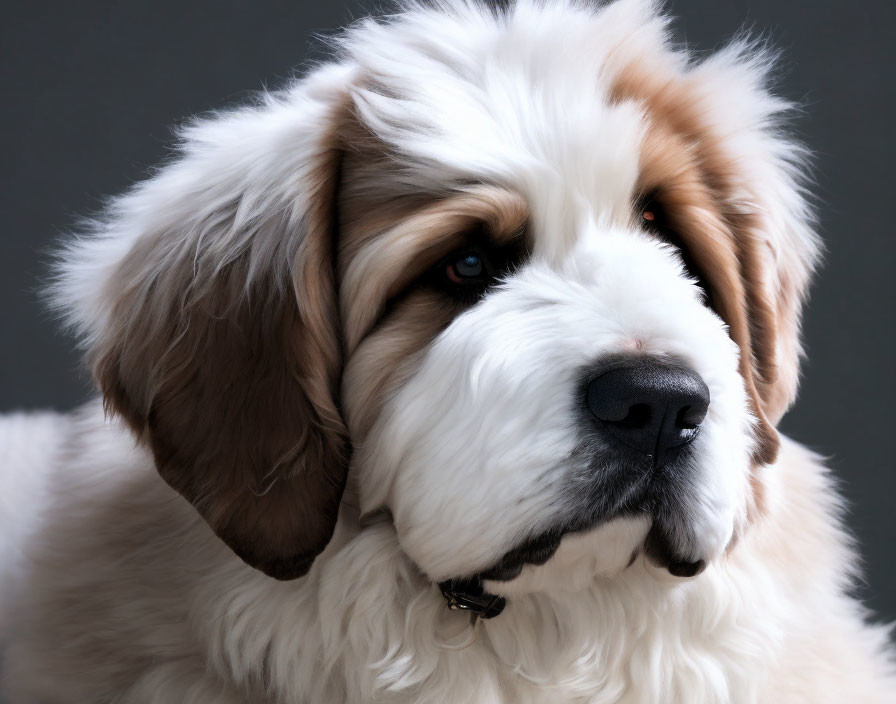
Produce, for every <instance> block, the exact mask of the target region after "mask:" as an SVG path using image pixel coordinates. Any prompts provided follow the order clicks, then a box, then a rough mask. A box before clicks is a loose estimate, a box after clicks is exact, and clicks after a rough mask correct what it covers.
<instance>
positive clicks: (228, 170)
mask: <svg viewBox="0 0 896 704" xmlns="http://www.w3.org/2000/svg"><path fill="white" fill-rule="evenodd" d="M345 83H346V77H345V75H344V74H343V72H342V71H341V70H340V69H337V68H332V69H322V70H320V71H318V72H317V73H316V74H314V75H313V76H312V77H311V78H310V79H307V80H306V81H304V82H302V83H300V84H298V85H296V86H295V87H294V88H293V89H291V90H290V91H288V92H285V93H282V94H277V95H272V96H265V98H264V99H263V101H262V102H260V103H259V104H258V105H255V106H252V107H248V108H244V109H240V110H237V111H234V112H230V113H224V114H218V115H214V116H212V117H211V118H206V119H203V120H199V121H196V122H194V123H193V124H192V125H190V126H189V127H187V128H186V129H185V130H183V134H182V137H183V141H182V145H181V147H180V151H179V154H178V156H177V157H176V158H175V159H174V160H173V162H172V163H170V164H169V165H167V166H165V167H164V168H162V169H161V170H160V171H158V172H157V174H156V175H154V176H153V177H152V178H151V179H149V180H148V181H146V182H145V183H143V184H140V185H138V186H137V187H136V188H134V189H133V190H132V191H131V192H130V193H129V194H127V195H125V196H123V197H121V198H119V199H117V200H115V201H113V202H112V204H111V205H110V207H109V208H108V210H107V213H106V215H105V216H104V217H103V218H102V219H101V220H100V221H98V222H96V223H95V224H94V226H93V228H92V229H93V230H94V231H93V232H91V233H89V234H88V235H87V236H85V237H84V238H81V239H80V240H76V241H75V243H74V244H73V245H71V246H70V247H69V248H68V250H67V251H66V252H65V253H64V255H63V257H62V260H63V261H62V265H61V276H60V284H59V285H58V286H57V288H56V291H55V295H56V296H57V298H59V297H62V298H65V299H66V301H65V304H66V305H68V306H70V310H71V318H72V320H73V322H74V323H75V324H76V326H77V327H78V328H79V329H80V331H81V333H82V334H83V338H84V345H85V347H86V349H87V355H88V359H89V362H90V365H91V368H92V371H93V374H94V377H95V379H96V381H97V383H98V385H99V387H100V388H101V390H102V392H103V395H104V398H105V402H106V405H107V408H108V409H111V410H112V411H113V412H115V413H118V414H120V415H121V416H122V417H123V418H124V419H125V420H126V421H127V422H128V423H129V424H130V425H131V426H132V427H133V428H134V429H135V431H136V432H137V433H138V434H139V435H140V436H141V438H142V439H144V440H145V441H146V442H147V443H148V445H149V447H150V448H151V449H152V452H153V455H154V457H155V462H156V465H157V468H158V471H159V473H160V474H161V476H162V477H163V478H164V479H165V481H166V482H167V483H168V484H170V485H171V486H172V487H173V488H174V489H175V490H177V491H178V492H179V493H180V494H181V495H182V496H183V497H184V498H186V499H187V500H188V501H189V502H190V503H191V504H193V506H194V507H195V508H196V510H197V511H198V512H199V513H200V514H201V515H202V517H203V518H204V519H205V520H206V521H207V522H208V524H209V525H210V526H211V528H212V529H213V530H214V531H215V533H216V534H217V535H218V536H219V537H220V538H221V539H222V540H223V541H224V542H225V543H227V545H229V546H230V547H231V548H232V549H233V551H234V552H235V553H236V554H237V555H239V556H240V557H241V558H242V559H243V560H244V561H245V562H247V563H248V564H250V565H252V566H253V567H256V568H258V569H260V570H262V571H263V572H265V573H266V574H268V575H271V576H272V577H276V578H278V579H293V578H296V577H299V576H301V575H303V574H305V573H306V572H307V571H308V569H309V568H310V566H311V563H312V562H313V560H314V558H315V556H316V555H317V554H318V553H320V552H321V551H322V550H323V549H324V547H325V546H326V545H327V543H328V541H329V540H330V537H331V536H332V533H333V530H334V526H335V522H336V516H337V512H338V507H339V503H340V500H341V496H342V491H343V487H344V484H345V477H346V470H347V461H348V456H347V455H348V451H349V448H348V441H347V437H346V431H345V428H344V425H343V421H342V419H341V416H340V411H339V401H338V397H337V393H338V387H339V383H340V375H341V344H340V335H339V324H338V320H337V305H336V299H335V281H334V262H333V252H334V248H335V245H334V237H335V236H336V233H335V223H334V197H335V190H336V187H337V181H338V171H339V159H340V156H339V155H340V153H341V150H340V145H339V142H340V136H339V132H340V125H341V123H342V122H343V121H344V119H345V117H344V116H345V114H346V113H347V112H348V110H349V108H348V99H347V97H346V89H345Z"/></svg>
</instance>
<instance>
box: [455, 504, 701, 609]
mask: <svg viewBox="0 0 896 704" xmlns="http://www.w3.org/2000/svg"><path fill="white" fill-rule="evenodd" d="M642 513H643V512H642ZM595 527H597V525H591V526H581V527H574V528H573V527H570V528H566V529H560V528H555V529H552V530H548V531H545V532H543V533H540V534H537V535H535V536H534V537H531V538H529V539H527V540H525V541H524V542H523V543H521V544H520V545H518V546H517V547H515V548H513V549H511V550H509V551H507V552H506V553H504V555H502V556H501V558H500V559H498V561H497V562H495V563H494V564H493V565H491V566H490V567H488V568H487V569H485V570H482V571H481V572H478V573H476V574H474V575H472V576H469V577H463V578H458V579H449V580H445V581H443V582H440V583H439V588H440V589H441V591H442V594H443V595H444V596H445V598H446V599H447V601H448V604H449V606H450V607H451V608H454V609H462V610H466V611H470V612H472V613H475V614H477V615H479V616H480V617H481V618H492V617H494V616H497V615H498V614H499V613H501V611H502V610H503V608H504V606H505V604H506V600H505V598H504V597H503V596H500V595H497V594H493V593H490V592H488V591H486V590H485V587H484V583H485V582H509V581H511V580H514V579H516V578H517V577H519V576H520V574H521V573H522V571H523V569H524V568H525V567H526V566H527V565H533V566H540V565H544V564H545V563H547V562H548V561H549V560H550V559H551V558H552V557H553V556H554V555H555V554H556V552H557V549H558V548H559V547H560V542H561V541H562V540H563V538H564V537H565V536H566V535H570V534H573V533H580V532H584V531H586V530H589V529H592V528H595ZM641 553H643V554H644V555H645V557H646V558H647V559H648V560H649V561H650V562H651V563H652V564H653V565H654V566H655V567H658V568H660V569H664V570H667V571H668V572H669V574H670V575H672V576H674V577H678V578H691V577H695V576H697V575H698V574H700V573H701V572H702V571H703V570H704V569H705V568H706V561H705V560H703V559H696V560H694V559H691V558H688V557H682V556H681V555H680V554H678V552H677V551H676V550H675V548H674V542H673V540H672V538H671V536H670V534H669V531H668V530H666V529H665V528H664V527H663V526H662V524H661V523H660V522H659V521H657V520H654V521H653V524H652V526H651V528H650V530H649V531H648V533H647V536H646V537H645V538H644V540H643V542H642V543H641V544H640V545H638V546H637V547H636V549H635V550H634V551H633V553H632V556H631V559H630V560H629V563H628V566H631V564H632V563H633V562H634V561H635V559H636V558H637V557H638V555H639V554H641ZM493 588H494V587H493ZM499 591H500V590H499Z"/></svg>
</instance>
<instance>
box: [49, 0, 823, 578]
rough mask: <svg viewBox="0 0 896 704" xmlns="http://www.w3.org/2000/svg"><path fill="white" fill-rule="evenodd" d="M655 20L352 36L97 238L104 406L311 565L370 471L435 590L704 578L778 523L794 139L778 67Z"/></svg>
mask: <svg viewBox="0 0 896 704" xmlns="http://www.w3.org/2000/svg"><path fill="white" fill-rule="evenodd" d="M664 31H665V30H664V23H663V21H662V19H660V18H658V17H657V16H656V14H655V11H654V10H653V9H652V8H651V7H649V6H647V5H646V4H644V3H638V2H634V1H631V0H621V1H620V2H617V3H615V4H612V5H609V6H606V7H603V8H599V9H591V10H586V9H581V8H579V9H575V8H573V7H572V6H571V5H567V4H566V3H556V4H553V5H551V4H549V5H548V6H547V7H544V6H536V5H534V4H530V3H525V2H524V3H520V4H519V5H516V6H514V7H512V8H511V9H509V10H507V11H506V12H501V13H498V14H493V13H492V12H491V11H486V10H482V9H476V8H474V7H468V6H465V7H459V9H457V10H456V11H453V12H446V11H444V10H442V11H436V10H425V9H419V8H418V9H416V10H413V11H411V12H409V13H408V14H406V15H404V16H402V17H400V18H398V19H396V20H395V21H393V22H392V23H390V24H388V25H380V24H374V23H368V24H363V25H360V26H358V27H356V28H355V29H353V30H351V31H350V32H349V33H348V34H347V35H346V37H345V39H344V46H343V51H344V57H343V61H342V63H340V64H338V65H334V66H331V67H327V68H324V69H320V70H319V71H318V72H317V73H315V74H314V75H312V76H311V77H310V78H309V79H306V81H304V82H302V83H299V84H297V85H296V86H294V87H293V88H292V89H290V90H289V91H287V92H285V93H283V94H282V95H278V96H276V97H272V98H270V99H269V100H268V101H267V102H266V103H265V104H263V105H260V106H258V107H254V108H249V109H246V110H243V111H240V112H236V113H233V114H230V115H226V116H223V117H217V118H215V119H213V120H211V121H208V122H204V123H198V124H197V125H195V126H194V127H192V128H190V129H189V130H188V132H187V142H186V145H185V148H184V156H183V157H182V159H181V160H180V161H178V162H176V163H175V164H173V165H171V166H169V167H168V168H167V169H166V170H163V171H162V172H161V173H160V174H159V175H158V176H156V177H155V178H154V179H153V180H152V181H150V182H148V183H147V184H146V185H144V186H142V187H141V188H139V189H137V190H136V191H134V192H133V193H132V194H130V195H128V196H125V197H124V198H122V199H121V200H119V201H118V202H117V203H116V204H115V205H114V206H113V208H112V210H111V211H110V215H109V217H108V218H107V220H106V221H104V222H102V223H100V224H99V225H98V229H99V233H98V235H97V236H96V237H95V238H94V239H92V240H90V241H88V242H87V243H82V244H79V245H76V247H75V249H74V250H73V257H72V260H71V263H69V264H67V265H66V273H65V278H64V283H63V289H62V291H63V292H64V294H65V295H66V296H68V297H70V298H73V299H74V301H75V305H74V307H73V308H74V312H73V317H74V319H75V322H76V323H77V324H78V325H80V326H81V327H82V329H83V330H84V332H85V333H86V343H87V345H88V348H89V351H90V356H91V360H92V362H93V365H94V370H95V374H96V376H97V378H98V381H99V383H100V385H101V387H102V388H103V391H104V393H105V394H106V398H107V400H108V402H109V403H110V404H111V405H112V406H113V407H114V408H115V409H116V410H117V411H119V412H121V413H122V414H123V415H124V417H125V418H126V419H127V420H128V421H129V422H130V423H131V424H132V426H133V427H134V428H135V429H136V430H137V431H138V432H139V433H141V435H142V436H143V437H144V438H145V439H146V440H147V442H148V443H149V444H150V446H151V447H152V449H153V452H154V454H155V458H156V462H157V465H158V467H159V471H160V473H161V474H162V476H163V477H164V478H165V479H166V481H168V482H169V483H170V484H171V485H172V486H174V488H176V489H177V490H178V491H179V492H180V493H181V494H183V495H184V496H185V497H186V498H187V499H189V500H190V501H191V502H193V503H194V505H195V506H196V508H197V509H198V510H199V511H200V513H201V514H202V515H203V517H204V518H205V519H206V520H207V521H208V522H209V524H210V525H211V526H212V528H213V529H214V530H215V531H216V532H217V533H218V534H219V535H220V536H221V537H222V539H224V540H225V541H226V542H227V543H228V544H229V545H230V546H231V547H232V548H233V549H234V550H235V551H236V552H237V553H238V554H239V555H240V556H241V557H243V559H245V560H246V561H247V562H249V563H250V564H253V565H254V566H256V567H259V568H261V569H263V570H264V571H266V572H268V573H269V574H272V575H274V576H277V577H282V578H291V577H296V576H299V575H301V574H304V573H305V572H306V571H307V569H308V568H309V566H310V564H311V562H312V560H313V559H314V556H315V555H316V554H317V553H319V552H320V551H321V550H322V549H323V547H324V546H325V545H326V543H327V541H328V539H329V537H330V535H331V533H332V530H333V525H334V522H335V520H336V513H337V509H338V506H339V503H340V500H341V496H342V492H343V487H344V485H345V480H346V474H347V472H348V475H349V476H350V477H351V485H352V488H351V493H352V501H353V502H354V501H355V500H357V502H358V504H359V505H358V506H357V507H356V508H357V510H358V511H359V512H360V513H361V514H362V522H363V521H364V520H366V519H367V518H368V517H371V516H374V515H376V514H378V513H380V512H382V513H383V514H384V515H389V516H391V518H392V520H393V522H394V526H395V530H396V533H397V536H398V540H399V542H400V544H401V546H402V548H403V549H404V551H405V552H406V553H407V555H408V556H409V557H410V558H411V559H412V560H414V562H415V563H416V564H417V565H418V566H419V567H420V568H421V569H422V571H423V572H425V573H426V574H427V575H428V576H429V577H431V578H432V579H433V580H435V581H443V580H448V579H458V580H469V579H475V580H483V581H484V582H485V585H486V587H487V588H488V589H489V590H490V591H494V592H497V593H509V592H514V591H524V590H532V589H540V588H546V587H551V588H557V587H558V586H559V587H565V588H577V587H580V586H582V585H584V584H585V583H587V582H588V581H589V580H590V579H592V578H593V577H594V575H595V574H596V573H603V574H611V573H613V572H615V571H618V570H622V569H625V568H626V566H627V565H628V564H630V563H631V561H632V560H633V559H638V558H639V556H640V555H642V554H643V555H644V556H645V557H646V558H647V559H648V560H649V562H650V563H651V564H652V565H654V566H655V567H657V568H659V570H660V571H662V572H665V573H671V574H673V575H675V576H679V577H688V576H692V575H694V574H696V573H697V572H699V571H700V570H701V569H702V568H703V567H704V566H705V565H706V564H707V563H708V562H709V561H712V560H715V559H718V558H719V557H720V556H721V555H723V554H724V552H725V550H726V549H728V548H729V547H730V546H732V545H733V544H734V542H735V538H736V536H737V535H738V533H739V532H741V531H743V530H745V529H746V528H747V526H748V525H749V522H750V520H751V518H752V517H753V516H755V515H756V514H758V513H761V510H762V503H763V501H764V500H765V499H764V496H763V480H762V471H763V467H764V466H765V465H767V464H769V463H771V462H772V461H773V459H774V456H775V452H776V448H777V436H776V434H775V430H774V424H775V423H776V422H777V420H778V419H779V418H780V416H781V414H782V413H783V412H784V410H785V408H786V406H787V405H788V404H789V403H790V401H791V400H792V398H793V395H794V393H795V387H796V375H797V357H798V352H799V346H798V320H799V306H800V303H801V298H802V295H803V292H804V289H805V286H806V282H807V279H808V275H809V272H810V269H811V266H812V263H813V261H814V257H815V245H814V239H813V237H812V235H811V231H810V230H809V228H808V224H807V212H806V208H805V205H804V203H803V200H802V198H801V196H800V190H799V187H798V184H797V180H798V179H797V178H796V176H795V173H794V169H795V166H794V164H795V163H796V162H795V160H796V158H797V157H798V155H799V152H798V150H797V149H796V148H795V147H793V146H792V145H791V144H790V143H789V142H787V141H786V140H784V139H783V138H782V137H781V136H780V135H779V134H778V131H777V127H776V124H775V117H776V115H777V113H778V112H779V111H780V110H781V109H782V105H781V104H780V103H779V102H777V101H776V100H774V99H773V98H771V97H770V96H769V95H768V94H767V93H766V92H765V90H764V89H763V87H762V85H761V79H762V71H763V66H762V61H763V60H762V59H761V58H755V56H754V53H752V52H751V50H750V49H749V48H746V47H741V48H740V49H732V50H729V51H727V52H723V53H722V54H721V55H717V56H716V57H714V58H711V59H708V60H706V61H704V62H703V63H700V64H695V65H689V64H688V63H687V57H686V56H683V55H682V54H681V53H676V52H674V51H672V50H671V49H669V48H668V46H667V41H666V39H665V37H664ZM349 469H350V472H349Z"/></svg>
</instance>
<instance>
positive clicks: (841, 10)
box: [0, 0, 896, 620]
mask: <svg viewBox="0 0 896 704" xmlns="http://www.w3.org/2000/svg"><path fill="white" fill-rule="evenodd" d="M363 5H368V6H370V5H371V3H356V2H349V3H343V2H338V1H337V2H330V3H323V2H308V1H305V2H302V1H300V0H291V1H290V2H285V1H278V0H255V1H254V2H249V1H248V0H246V1H245V2H238V1H237V0H230V1H227V0H178V1H177V2H174V1H172V0H161V1H159V0H157V1H156V2H152V3H147V2H136V1H134V2H114V3H113V2H98V1H87V0H81V1H80V2H60V1H57V2H50V3H47V2H40V3H36V2H32V1H30V0H15V1H14V2H9V1H8V0H6V1H4V2H3V7H2V9H3V12H2V15H0V16H2V17H3V22H2V23H0V25H2V29H0V33H2V34H0V37H2V39H0V52H2V55H0V67H2V71H3V86H4V88H3V109H2V110H0V140H2V151H0V153H2V155H3V160H2V178H3V187H2V188H0V204H2V205H0V213H2V231H0V321H2V323H0V410H7V409H13V408H41V407H53V408H58V409H66V408H71V407H72V406H73V405H74V404H76V403H78V402H79V401H80V400H81V399H84V398H85V396H86V395H87V394H88V393H89V392H88V389H89V385H88V383H87V380H86V379H85V377H84V375H83V373H82V372H81V371H80V370H79V367H78V361H77V355H76V354H75V352H74V351H73V349H72V343H71V341H70V340H69V339H67V338H66V337H65V336H63V335H61V334H59V333H58V332H56V330H57V327H58V326H57V325H56V324H55V323H54V321H53V320H52V318H51V316H49V315H48V314H46V313H45V312H44V310H43V308H42V307H41V305H40V304H39V302H38V299H37V295H36V292H37V291H38V289H39V287H40V280H41V277H44V276H45V275H46V260H47V256H46V253H47V252H48V250H49V248H50V246H51V244H52V243H53V241H54V240H55V239H56V238H57V237H58V235H59V233H60V232H61V231H63V230H65V229H66V228H69V227H71V226H72V224H73V223H74V221H75V218H76V216H78V215H85V214H90V213H91V212H93V211H95V210H96V209H97V208H98V207H99V206H100V205H101V198H102V196H104V195H111V194H115V193H117V192H120V191H121V190H122V189H123V188H125V187H126V186H128V184H130V183H132V182H134V181H135V180H137V179H139V178H141V177H142V176H143V175H144V174H145V173H146V170H147V168H148V167H149V166H151V165H153V164H155V163H157V162H158V161H159V160H160V159H162V158H163V157H164V156H165V155H166V151H167V145H168V144H169V143H170V131H169V126H170V125H172V124H174V123H176V122H177V121H178V120H181V119H183V118H184V117H186V116H188V115H191V114H194V113H197V112H201V111H205V110H208V109H211V108H215V107H221V106H224V105H227V104H232V103H234V102H237V101H239V100H241V99H243V98H244V97H245V96H246V95H247V93H248V91H251V90H255V89H258V88H261V87H262V86H263V85H268V86H276V85H278V84H279V83H281V81H282V80H283V79H284V78H285V77H287V76H289V75H290V72H291V70H292V69H293V68H301V66H302V65H303V64H304V63H305V62H307V60H308V59H309V57H318V58H319V57H320V56H321V55H322V52H321V49H320V48H319V47H317V48H315V47H314V45H313V43H312V42H310V41H309V36H310V33H312V32H329V31H330V30H332V29H333V28H336V27H337V26H339V25H340V24H343V23H345V22H346V21H349V20H350V19H352V17H356V16H358V15H360V14H363V12H362V10H361V7H362V6H363ZM670 7H671V9H672V10H673V12H674V13H675V14H676V15H678V17H679V21H678V22H677V23H676V30H677V32H678V34H679V36H680V37H682V38H686V39H687V41H688V42H689V43H690V44H691V45H693V46H695V47H697V48H699V49H705V50H708V49H711V48H712V47H714V46H717V45H719V44H720V43H721V42H722V41H723V40H724V39H725V38H726V37H730V36H731V35H732V34H734V33H735V32H736V31H737V30H738V29H739V28H740V27H741V26H742V25H744V24H747V25H752V26H753V27H754V28H755V29H756V30H757V31H759V32H762V33H763V34H766V35H768V36H770V38H771V39H772V40H773V43H774V44H776V45H778V46H779V47H781V48H783V49H784V50H785V57H786V58H785V62H784V67H785V71H784V73H783V75H782V79H781V81H780V84H779V85H780V92H781V93H782V94H783V95H785V96H786V97H788V98H791V99H795V100H798V101H801V102H803V103H804V105H805V115H804V116H803V117H802V119H800V120H799V123H798V130H799V132H800V134H801V135H802V137H803V138H804V140H805V141H806V142H807V143H808V144H810V145H811V147H812V148H813V149H814V150H815V151H816V153H817V154H818V160H817V167H818V169H817V181H818V187H817V189H816V192H817V193H818V195H819V196H820V198H821V200H822V202H821V206H820V214H821V218H820V222H821V228H822V233H823V236H824V239H825V242H826V244H827V248H828V253H827V256H826V264H825V267H824V269H823V270H822V272H821V274H820V276H819V277H818V279H817V282H816V285H815V287H814V290H813V297H812V301H811V305H810V307H809V310H808V314H807V316H806V326H805V330H806V339H807V343H808V344H807V349H808V353H809V354H808V361H807V363H806V365H805V367H804V383H803V387H802V394H801V397H800V400H799V402H798V403H797V405H796V407H795V408H794V409H793V411H791V413H790V414H789V415H788V416H787V418H786V419H785V421H784V423H783V428H784V430H785V431H786V432H787V433H789V434H791V435H792V436H794V437H796V438H798V439H799V440H801V441H803V442H805V443H807V444H808V445H810V446H811V447H813V448H816V449H817V450H819V451H821V452H822V453H824V454H827V455H829V456H830V457H831V464H832V465H833V467H834V468H835V470H836V473H837V475H838V476H839V477H840V478H841V480H842V484H843V488H844V491H845V493H846V496H847V498H848V500H849V505H850V514H849V522H850V525H851V526H852V527H853V529H854V530H855V532H856V533H857V535H858V537H859V539H860V542H861V546H862V552H863V554H864V556H865V558H866V562H867V565H866V566H867V570H866V571H867V574H868V584H867V586H866V587H864V588H863V589H862V595H863V596H864V597H865V598H866V599H867V601H868V603H869V604H870V605H871V606H872V607H873V608H874V609H875V610H876V611H877V613H878V614H879V615H880V616H881V617H882V618H884V619H887V620H891V619H896V564H894V560H893V549H892V545H893V543H894V541H896V521H894V520H893V518H894V517H893V514H894V507H896V503H894V499H893V493H894V491H896V474H894V471H893V469H894V460H893V448H892V447H891V445H890V443H891V442H893V440H894V436H896V432H894V429H893V423H894V413H893V410H892V407H893V406H892V404H893V402H894V397H896V384H894V379H896V376H894V371H893V358H894V330H896V327H894V308H893V305H892V304H893V301H894V300H896V298H894V296H893V285H892V282H893V276H894V271H896V237H894V232H893V228H892V222H893V211H892V208H893V207H894V197H893V189H894V186H893V183H892V179H891V171H892V165H893V163H894V149H893V139H892V133H891V125H892V124H893V119H894V115H893V106H894V99H896V95H894V84H893V81H892V80H891V78H890V75H891V72H892V71H893V69H894V66H896V62H894V58H896V57H894V42H893V41H892V37H893V29H894V26H896V24H894V21H893V20H894V16H896V3H892V2H891V1H890V0H877V1H871V0H859V1H851V2H850V1H845V0H844V1H837V2H834V1H830V0H814V1H813V2H805V1H804V0H673V2H671V5H670Z"/></svg>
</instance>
